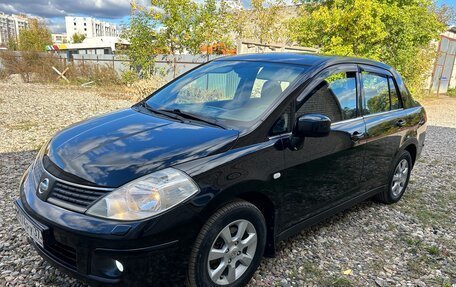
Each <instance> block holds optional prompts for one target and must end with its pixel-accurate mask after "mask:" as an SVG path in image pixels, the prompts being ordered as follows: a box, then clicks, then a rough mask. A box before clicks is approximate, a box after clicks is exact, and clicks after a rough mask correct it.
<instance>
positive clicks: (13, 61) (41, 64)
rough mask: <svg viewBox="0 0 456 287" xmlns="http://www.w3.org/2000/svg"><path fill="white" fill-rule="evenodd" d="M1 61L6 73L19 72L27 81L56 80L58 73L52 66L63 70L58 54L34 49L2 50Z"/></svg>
mask: <svg viewBox="0 0 456 287" xmlns="http://www.w3.org/2000/svg"><path fill="white" fill-rule="evenodd" d="M0 61H1V62H2V65H3V67H4V72H3V73H4V74H5V75H12V74H19V75H21V77H22V80H23V81H24V82H26V83H29V82H32V81H39V82H50V81H54V80H55V78H56V77H57V74H56V73H55V72H54V70H53V69H52V67H56V68H57V69H59V70H63V63H62V61H61V60H60V59H59V58H58V57H57V56H54V55H51V54H43V53H39V52H34V51H30V52H21V53H17V52H11V51H6V52H1V53H0Z"/></svg>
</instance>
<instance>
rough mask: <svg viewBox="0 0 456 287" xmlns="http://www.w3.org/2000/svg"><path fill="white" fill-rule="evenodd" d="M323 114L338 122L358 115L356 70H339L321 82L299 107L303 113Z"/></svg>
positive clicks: (300, 112) (299, 111)
mask: <svg viewBox="0 0 456 287" xmlns="http://www.w3.org/2000/svg"><path fill="white" fill-rule="evenodd" d="M313 113H316V114H323V115H325V116H327V117H329V118H330V119H331V121H332V122H338V121H342V120H347V119H351V118H355V117H356V72H339V73H335V74H332V75H331V76H329V77H327V78H326V79H324V80H323V81H322V82H320V83H319V84H318V85H317V87H315V88H314V89H313V90H312V91H311V92H310V95H309V96H308V97H306V101H305V102H304V104H303V105H302V106H301V107H300V108H299V110H298V112H297V116H300V115H302V114H313Z"/></svg>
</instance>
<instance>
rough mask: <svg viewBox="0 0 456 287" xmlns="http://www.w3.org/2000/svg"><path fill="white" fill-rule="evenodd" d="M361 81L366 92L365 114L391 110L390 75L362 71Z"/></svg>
mask: <svg viewBox="0 0 456 287" xmlns="http://www.w3.org/2000/svg"><path fill="white" fill-rule="evenodd" d="M361 83H362V87H363V93H364V114H365V115H369V114H375V113H381V112H386V111H389V110H390V99H389V88H388V77H387V76H384V75H380V74H376V73H371V72H365V71H364V72H362V75H361Z"/></svg>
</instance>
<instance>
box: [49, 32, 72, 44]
mask: <svg viewBox="0 0 456 287" xmlns="http://www.w3.org/2000/svg"><path fill="white" fill-rule="evenodd" d="M51 36H52V43H53V44H65V43H68V37H67V34H65V33H53V34H52V35H51Z"/></svg>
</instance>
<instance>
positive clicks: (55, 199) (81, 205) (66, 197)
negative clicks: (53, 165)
mask: <svg viewBox="0 0 456 287" xmlns="http://www.w3.org/2000/svg"><path fill="white" fill-rule="evenodd" d="M32 176H33V181H34V182H35V186H36V188H38V185H39V184H40V181H41V180H43V178H48V179H49V180H50V184H49V192H48V193H47V196H45V197H44V198H42V199H43V200H46V199H47V201H48V202H49V203H52V204H54V205H57V206H60V207H63V208H66V209H69V210H72V211H77V212H81V213H84V212H85V211H86V210H87V208H88V207H89V206H90V205H91V204H92V203H94V202H95V201H97V200H98V199H99V198H100V197H102V196H104V195H106V193H108V192H110V191H112V190H113V188H108V187H98V186H90V185H82V184H77V183H73V182H69V181H67V180H63V179H60V178H57V177H56V176H55V175H53V174H52V173H50V172H49V170H48V169H47V168H45V167H44V165H43V162H42V160H37V161H36V162H35V163H34V165H33V175H32Z"/></svg>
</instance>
